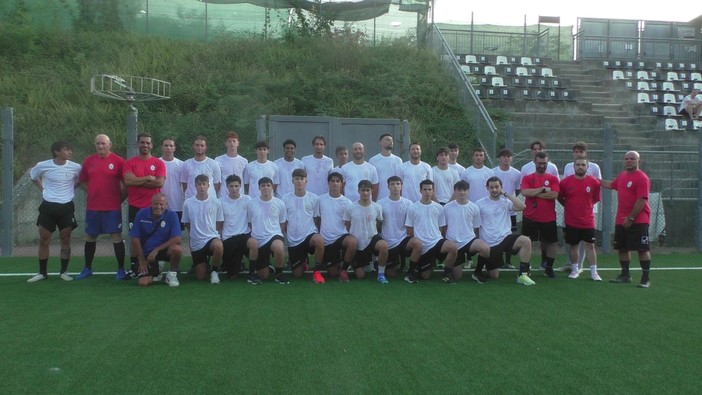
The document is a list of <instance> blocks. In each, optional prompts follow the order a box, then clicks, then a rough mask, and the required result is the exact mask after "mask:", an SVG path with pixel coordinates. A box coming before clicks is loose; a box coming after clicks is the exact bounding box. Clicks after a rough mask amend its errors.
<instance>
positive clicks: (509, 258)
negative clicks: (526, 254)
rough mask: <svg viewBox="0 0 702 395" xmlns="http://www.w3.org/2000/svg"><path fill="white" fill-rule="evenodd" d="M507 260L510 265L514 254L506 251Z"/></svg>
mask: <svg viewBox="0 0 702 395" xmlns="http://www.w3.org/2000/svg"><path fill="white" fill-rule="evenodd" d="M505 262H506V263H507V264H508V265H511V264H512V254H510V253H509V252H505Z"/></svg>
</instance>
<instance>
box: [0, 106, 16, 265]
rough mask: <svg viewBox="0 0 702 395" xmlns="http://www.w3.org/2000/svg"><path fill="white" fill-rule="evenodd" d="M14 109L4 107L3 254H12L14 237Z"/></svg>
mask: <svg viewBox="0 0 702 395" xmlns="http://www.w3.org/2000/svg"><path fill="white" fill-rule="evenodd" d="M13 113H14V109H13V108H12V107H5V108H3V109H2V166H3V167H2V168H3V172H2V229H3V232H2V245H1V246H0V248H2V251H1V252H2V256H12V247H13V244H14V243H13V242H12V241H13V239H14V226H13V225H14V224H13V221H12V213H13V208H14V199H13V192H14V179H13V174H12V173H13V171H12V170H13V168H12V163H13V161H14V153H15V150H14V145H15V132H14V123H13V122H14V118H13Z"/></svg>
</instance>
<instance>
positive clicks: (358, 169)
mask: <svg viewBox="0 0 702 395" xmlns="http://www.w3.org/2000/svg"><path fill="white" fill-rule="evenodd" d="M365 155H366V148H365V147H364V146H363V144H361V143H353V145H352V146H351V157H352V158H353V160H352V161H351V162H349V163H347V164H345V165H344V166H342V167H341V174H342V175H343V176H344V181H345V183H346V185H345V187H344V196H346V197H347V198H349V200H351V201H352V202H355V201H357V200H358V199H359V197H360V195H359V194H358V183H359V182H361V181H362V180H368V181H370V182H371V185H372V187H371V194H372V200H373V201H376V200H378V182H379V179H378V170H377V169H376V168H375V166H373V165H371V164H370V163H368V162H366V159H365Z"/></svg>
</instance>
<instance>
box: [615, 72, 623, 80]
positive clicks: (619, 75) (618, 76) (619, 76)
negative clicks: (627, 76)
mask: <svg viewBox="0 0 702 395" xmlns="http://www.w3.org/2000/svg"><path fill="white" fill-rule="evenodd" d="M612 79H613V80H623V79H624V72H623V71H621V70H612Z"/></svg>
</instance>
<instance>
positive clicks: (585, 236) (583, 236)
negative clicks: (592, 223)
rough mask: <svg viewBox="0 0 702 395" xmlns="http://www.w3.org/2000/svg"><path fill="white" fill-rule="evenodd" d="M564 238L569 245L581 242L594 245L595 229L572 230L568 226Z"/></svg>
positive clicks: (564, 231)
mask: <svg viewBox="0 0 702 395" xmlns="http://www.w3.org/2000/svg"><path fill="white" fill-rule="evenodd" d="M563 238H564V239H565V242H566V244H568V245H576V244H579V243H580V242H581V241H584V242H586V243H594V242H595V229H581V228H572V227H569V226H568V225H566V227H565V228H563Z"/></svg>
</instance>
